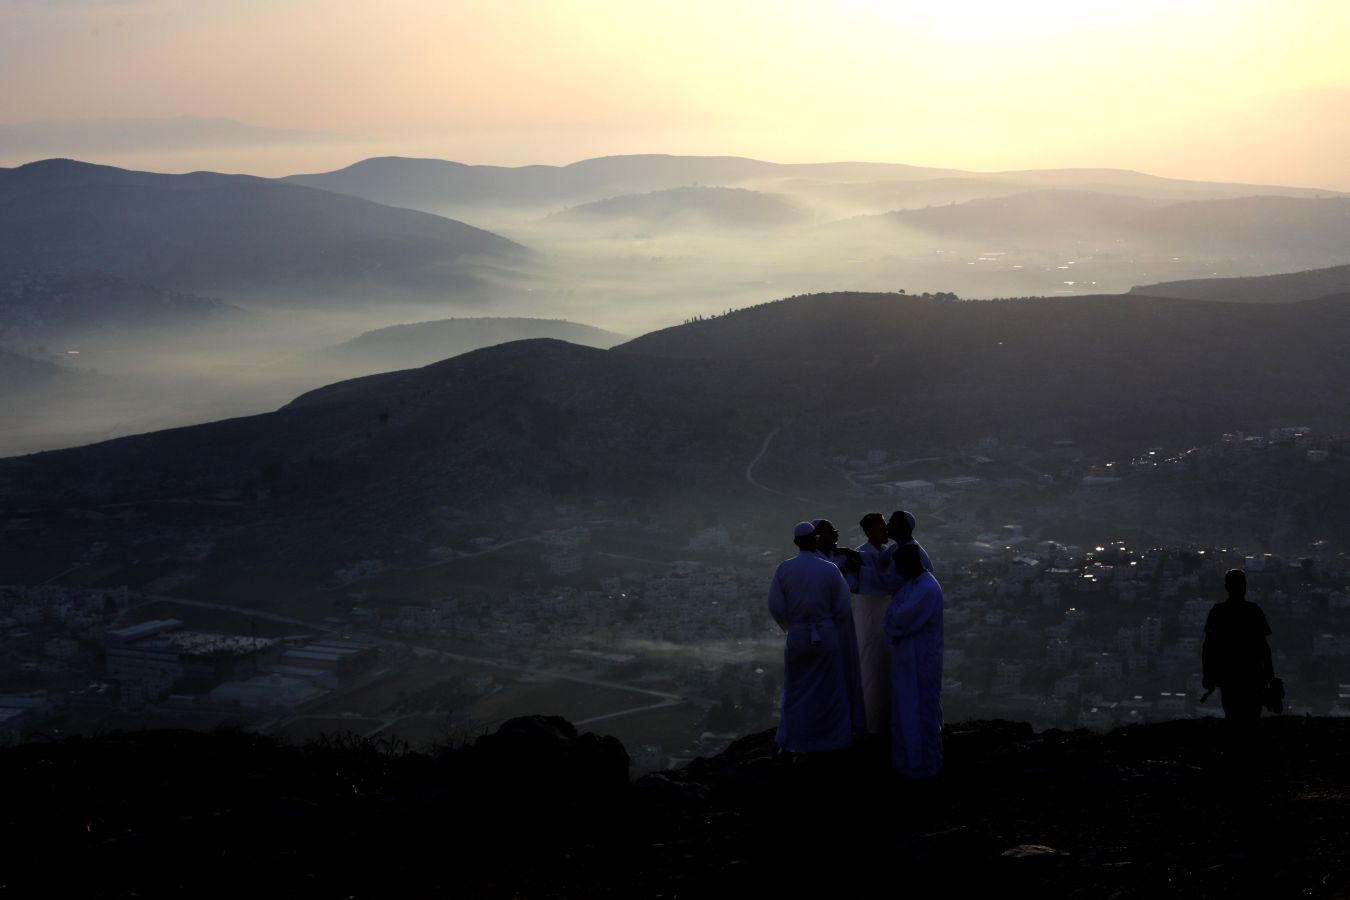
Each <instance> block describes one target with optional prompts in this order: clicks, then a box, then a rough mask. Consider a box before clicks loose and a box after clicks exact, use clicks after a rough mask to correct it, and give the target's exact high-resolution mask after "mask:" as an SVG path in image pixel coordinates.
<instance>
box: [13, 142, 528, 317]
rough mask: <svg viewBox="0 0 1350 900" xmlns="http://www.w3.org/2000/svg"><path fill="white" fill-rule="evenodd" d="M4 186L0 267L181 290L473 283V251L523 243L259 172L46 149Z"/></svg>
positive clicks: (515, 248)
mask: <svg viewBox="0 0 1350 900" xmlns="http://www.w3.org/2000/svg"><path fill="white" fill-rule="evenodd" d="M0 196H3V197H4V198H5V202H4V203H3V204H0V266H7V267H24V268H28V269H37V270H54V271H66V270H70V269H76V270H95V271H102V272H107V273H111V274H112V275H115V276H118V277H121V278H126V279H130V280H133V281H138V282H141V283H148V284H155V285H164V286H165V287H168V288H171V289H174V290H182V291H205V292H213V291H229V290H253V291H257V290H260V289H266V290H267V291H270V292H272V293H274V294H277V295H286V294H300V295H316V294H317V295H327V294H334V293H335V294H352V293H359V292H362V291H376V292H378V291H380V290H386V291H387V290H397V291H417V292H430V291H446V290H451V289H456V288H465V287H469V286H471V285H472V283H473V279H472V275H471V272H470V269H469V268H468V267H467V266H465V265H464V264H465V263H466V262H468V261H470V260H472V259H474V258H476V257H478V258H486V259H488V260H497V261H505V260H510V259H516V258H519V257H520V255H521V254H522V253H523V248H521V247H520V246H519V245H517V244H515V243H513V242H511V241H509V240H507V239H505V238H502V237H499V236H497V235H495V234H492V233H491V232H487V231H483V230H482V229H479V228H474V227H473V226H471V225H466V224H464V223H463V222H457V221H454V220H451V219H444V218H441V217H439V216H432V215H428V214H426V213H419V212H413V211H410V210H406V209H395V208H392V207H387V206H381V205H379V204H376V203H372V202H370V201H366V200H360V199H357V198H353V197H347V196H343V195H339V194H332V193H328V192H325V191H319V190H313V189H310V188H304V187H300V186H297V185H288V184H278V183H275V182H269V181H265V180H262V179H256V178H246V177H236V176H222V175H214V174H209V173H205V174H194V175H181V176H173V175H154V174H150V173H140V172H125V171H123V170H120V169H109V168H108V167H104V166H88V165H85V164H81V163H74V162H71V161H68V160H50V161H47V162H43V163H32V164H30V165H27V166H21V167H19V168H17V169H10V170H3V171H0Z"/></svg>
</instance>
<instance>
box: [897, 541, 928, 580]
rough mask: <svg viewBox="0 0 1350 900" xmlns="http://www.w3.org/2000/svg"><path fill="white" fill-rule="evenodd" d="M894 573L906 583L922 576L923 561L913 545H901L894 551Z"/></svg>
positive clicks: (917, 549)
mask: <svg viewBox="0 0 1350 900" xmlns="http://www.w3.org/2000/svg"><path fill="white" fill-rule="evenodd" d="M895 571H896V572H898V573H899V574H900V577H901V578H903V579H905V580H906V581H912V580H913V579H915V578H918V577H919V576H920V575H922V574H923V559H922V558H921V557H920V556H919V548H918V547H916V546H915V545H913V544H901V545H900V546H899V547H898V548H896V551H895Z"/></svg>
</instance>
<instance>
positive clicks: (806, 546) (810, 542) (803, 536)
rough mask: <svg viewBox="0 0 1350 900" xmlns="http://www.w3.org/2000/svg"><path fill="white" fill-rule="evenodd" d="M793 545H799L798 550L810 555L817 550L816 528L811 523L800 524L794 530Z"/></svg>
mask: <svg viewBox="0 0 1350 900" xmlns="http://www.w3.org/2000/svg"><path fill="white" fill-rule="evenodd" d="M792 543H794V544H796V545H797V549H798V550H805V551H807V552H808V553H809V552H811V551H812V550H814V549H816V526H814V525H812V524H811V523H810V522H798V523H797V524H796V525H795V526H793V528H792Z"/></svg>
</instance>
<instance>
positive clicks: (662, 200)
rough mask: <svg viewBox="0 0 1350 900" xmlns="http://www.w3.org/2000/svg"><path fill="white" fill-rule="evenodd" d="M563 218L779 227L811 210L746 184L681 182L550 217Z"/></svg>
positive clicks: (709, 225) (581, 220) (611, 221)
mask: <svg viewBox="0 0 1350 900" xmlns="http://www.w3.org/2000/svg"><path fill="white" fill-rule="evenodd" d="M550 218H551V219H553V220H554V221H561V222H595V223H606V224H607V223H614V222H637V223H642V224H646V225H664V226H685V227H720V228H776V227H781V226H785V225H795V224H799V223H801V222H803V221H805V220H806V219H807V218H808V213H807V212H806V211H805V210H803V209H802V208H801V207H799V206H798V205H797V204H795V203H793V202H792V201H791V200H790V199H789V198H787V197H784V196H782V195H780V194H771V193H765V192H763V191H751V190H746V189H745V188H726V187H680V188H670V189H669V190H664V191H652V192H650V193H646V194H624V195H621V196H618V197H607V198H605V199H604V200H595V201H592V202H590V203H583V204H581V205H579V206H571V207H568V208H567V209H564V210H561V211H559V212H556V213H554V214H553V215H552V216H550Z"/></svg>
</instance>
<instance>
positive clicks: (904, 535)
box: [886, 509, 914, 544]
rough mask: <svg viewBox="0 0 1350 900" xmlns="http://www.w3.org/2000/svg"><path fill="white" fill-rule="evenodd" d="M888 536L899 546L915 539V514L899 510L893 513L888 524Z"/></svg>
mask: <svg viewBox="0 0 1350 900" xmlns="http://www.w3.org/2000/svg"><path fill="white" fill-rule="evenodd" d="M886 535H887V536H888V537H889V538H890V539H891V540H893V541H895V542H896V543H897V544H903V543H905V542H906V541H908V540H911V539H912V538H913V537H914V513H910V512H905V511H904V510H903V509H897V510H896V511H895V512H893V513H891V520H890V521H889V522H887V523H886Z"/></svg>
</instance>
